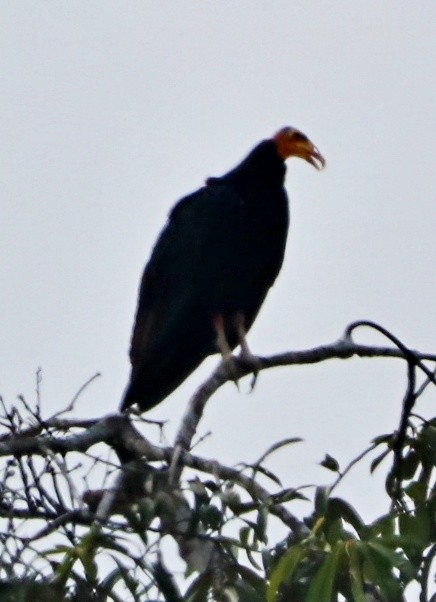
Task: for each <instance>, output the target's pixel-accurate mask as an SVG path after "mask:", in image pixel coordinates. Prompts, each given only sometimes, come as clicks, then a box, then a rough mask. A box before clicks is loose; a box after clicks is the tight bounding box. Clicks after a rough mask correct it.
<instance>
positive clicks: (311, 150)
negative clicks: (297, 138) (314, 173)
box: [293, 140, 326, 170]
mask: <svg viewBox="0 0 436 602" xmlns="http://www.w3.org/2000/svg"><path fill="white" fill-rule="evenodd" d="M293 154H294V156H295V157H300V158H301V159H304V160H305V161H307V162H308V163H310V164H311V165H313V166H314V167H315V168H316V169H319V170H321V169H324V167H325V166H326V160H325V159H324V157H323V156H322V155H321V153H320V152H319V150H318V149H317V148H316V146H315V145H314V144H312V142H310V140H307V141H304V142H298V143H297V144H296V145H295V150H294V152H293Z"/></svg>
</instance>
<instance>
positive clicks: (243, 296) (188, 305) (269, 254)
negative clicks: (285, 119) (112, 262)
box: [121, 127, 325, 411]
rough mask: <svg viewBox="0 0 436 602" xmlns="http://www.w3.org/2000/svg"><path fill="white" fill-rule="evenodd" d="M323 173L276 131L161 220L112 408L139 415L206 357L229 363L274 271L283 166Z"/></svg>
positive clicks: (304, 144)
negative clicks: (127, 372)
mask: <svg viewBox="0 0 436 602" xmlns="http://www.w3.org/2000/svg"><path fill="white" fill-rule="evenodd" d="M289 157H300V158H302V159H305V160H306V161H308V162H309V163H311V164H312V165H313V166H314V167H316V168H317V169H321V168H322V167H324V165H325V160H324V158H323V156H322V155H321V153H320V152H319V151H318V149H317V148H316V147H315V146H314V145H313V144H312V142H311V141H310V140H309V139H308V138H307V136H305V135H304V134H303V133H302V132H300V131H298V130H296V129H295V128H292V127H285V128H282V129H281V130H280V131H279V132H277V134H275V136H273V137H272V138H271V139H268V140H264V141H262V142H260V143H259V144H258V145H257V146H256V147H255V148H254V149H253V150H252V151H251V152H250V153H249V155H248V156H247V157H246V158H245V159H244V160H243V161H242V162H241V163H240V164H239V165H238V166H237V167H235V168H234V169H232V170H231V171H229V172H228V173H227V174H225V175H223V176H221V177H214V178H209V179H208V180H207V182H206V185H205V186H204V187H203V188H200V190H197V191H196V192H194V193H192V194H190V195H188V196H186V197H184V198H183V199H181V200H180V201H179V202H178V203H177V204H176V205H175V207H174V208H173V209H172V210H171V212H170V214H169V219H168V223H167V225H166V226H165V228H164V230H163V231H162V233H161V234H160V236H159V238H158V240H157V242H156V245H155V247H154V249H153V252H152V254H151V257H150V260H149V262H148V264H147V265H146V267H145V270H144V274H143V276H142V281H141V285H140V290H139V300H138V306H137V311H136V318H135V323H134V327H133V334H132V340H131V348H130V359H131V363H132V370H131V376H130V381H129V384H128V386H127V388H126V390H125V393H124V397H123V400H122V403H121V409H122V410H125V409H126V408H128V407H129V406H131V405H133V404H135V403H136V404H137V405H138V407H139V409H140V411H146V410H149V409H150V408H152V407H153V406H155V405H156V404H158V403H159V402H161V401H162V400H163V399H164V398H165V397H167V395H169V394H170V393H171V392H172V391H174V389H176V388H177V387H178V386H179V385H180V384H181V383H182V382H183V381H184V380H185V379H186V378H187V376H188V375H189V374H191V372H193V371H194V370H195V368H197V366H198V365H199V364H200V363H201V362H202V361H203V360H204V359H205V358H206V357H207V356H208V355H211V354H214V353H217V352H220V353H221V354H222V356H223V358H224V360H226V361H230V362H231V352H232V350H233V349H234V348H235V347H237V346H238V345H240V346H241V355H242V357H246V358H250V357H252V356H251V354H250V350H249V348H248V345H247V342H246V337H245V335H246V333H247V332H248V330H249V329H250V327H251V325H252V324H253V321H254V319H255V318H256V315H257V313H258V311H259V309H260V307H261V305H262V303H263V301H264V299H265V297H266V295H267V293H268V290H269V288H270V287H271V286H272V284H273V283H274V281H275V279H276V277H277V275H278V273H279V271H280V268H281V266H282V263H283V256H284V252H285V247H286V239H287V233H288V226H289V208H288V198H287V194H286V191H285V188H284V179H285V172H286V167H285V160H286V159H287V158H289Z"/></svg>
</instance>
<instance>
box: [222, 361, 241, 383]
mask: <svg viewBox="0 0 436 602" xmlns="http://www.w3.org/2000/svg"><path fill="white" fill-rule="evenodd" d="M223 365H224V368H225V370H227V373H228V376H229V378H230V379H231V380H232V381H233V382H234V383H235V385H236V388H237V389H238V391H239V392H240V388H239V379H238V367H237V365H236V362H235V358H234V356H233V355H232V354H230V355H226V356H225V357H224V356H223Z"/></svg>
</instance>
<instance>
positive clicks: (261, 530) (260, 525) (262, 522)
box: [255, 506, 269, 543]
mask: <svg viewBox="0 0 436 602" xmlns="http://www.w3.org/2000/svg"><path fill="white" fill-rule="evenodd" d="M268 514H269V512H268V508H266V507H265V506H262V507H261V508H260V509H259V512H258V513H257V521H256V528H255V533H256V537H257V538H258V539H260V541H262V542H264V543H267V541H268V538H267V536H266V527H267V524H268Z"/></svg>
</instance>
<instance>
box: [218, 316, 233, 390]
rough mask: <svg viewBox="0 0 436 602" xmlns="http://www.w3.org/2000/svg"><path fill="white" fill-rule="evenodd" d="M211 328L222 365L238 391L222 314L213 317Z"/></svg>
mask: <svg viewBox="0 0 436 602" xmlns="http://www.w3.org/2000/svg"><path fill="white" fill-rule="evenodd" d="M213 326H214V328H215V332H216V345H217V347H218V350H219V352H220V353H221V357H222V358H223V364H224V365H225V366H226V368H227V370H228V371H229V373H230V375H231V378H232V380H233V382H234V383H235V385H236V387H237V388H238V390H239V383H238V377H237V369H236V366H235V361H234V359H233V355H232V350H231V347H230V345H229V342H228V340H227V337H226V331H225V326H224V318H223V316H222V314H215V315H214V316H213Z"/></svg>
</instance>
